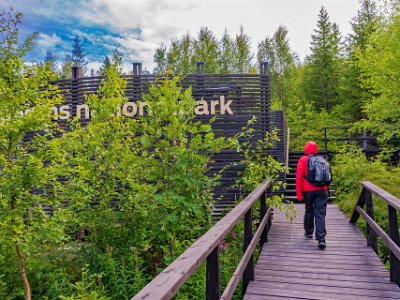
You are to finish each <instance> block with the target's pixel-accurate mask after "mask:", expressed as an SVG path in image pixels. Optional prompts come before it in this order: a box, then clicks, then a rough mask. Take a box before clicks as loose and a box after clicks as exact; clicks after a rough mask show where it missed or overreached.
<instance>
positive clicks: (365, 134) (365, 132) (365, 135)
mask: <svg viewBox="0 0 400 300" xmlns="http://www.w3.org/2000/svg"><path fill="white" fill-rule="evenodd" d="M362 137H363V140H362V141H363V150H364V152H366V151H367V130H366V129H365V127H364V128H363V135H362Z"/></svg>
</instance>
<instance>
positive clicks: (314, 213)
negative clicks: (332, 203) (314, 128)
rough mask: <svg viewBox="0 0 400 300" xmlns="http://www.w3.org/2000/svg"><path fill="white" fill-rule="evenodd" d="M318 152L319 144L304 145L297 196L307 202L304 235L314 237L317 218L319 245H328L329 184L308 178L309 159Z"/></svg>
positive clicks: (316, 230) (297, 177)
mask: <svg viewBox="0 0 400 300" xmlns="http://www.w3.org/2000/svg"><path fill="white" fill-rule="evenodd" d="M316 154H318V145H317V143H315V142H313V141H309V142H307V143H306V144H305V146H304V155H303V156H302V157H300V159H299V161H298V163H297V170H296V196H297V200H298V201H303V200H304V202H305V214H304V236H305V237H306V238H307V239H312V238H313V233H314V219H315V239H316V240H317V241H318V247H319V248H320V249H324V248H325V247H326V242H325V236H326V226H325V216H326V206H327V203H328V185H323V186H316V185H313V184H311V183H310V182H309V181H308V180H307V178H306V177H307V176H308V160H309V158H310V155H316Z"/></svg>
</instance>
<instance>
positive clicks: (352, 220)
mask: <svg viewBox="0 0 400 300" xmlns="http://www.w3.org/2000/svg"><path fill="white" fill-rule="evenodd" d="M364 193H365V188H362V190H361V193H360V196H359V197H358V200H357V203H356V206H355V207H354V210H353V213H352V214H351V217H350V223H355V222H357V220H358V218H359V217H360V213H359V212H358V211H357V206H359V207H360V208H363V207H364V205H365V197H364Z"/></svg>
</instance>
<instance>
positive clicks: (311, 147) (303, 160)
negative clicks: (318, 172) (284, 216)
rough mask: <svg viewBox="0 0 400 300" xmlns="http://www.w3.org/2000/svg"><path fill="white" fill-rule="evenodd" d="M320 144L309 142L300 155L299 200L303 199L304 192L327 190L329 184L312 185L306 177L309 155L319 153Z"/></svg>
mask: <svg viewBox="0 0 400 300" xmlns="http://www.w3.org/2000/svg"><path fill="white" fill-rule="evenodd" d="M317 153H318V146H317V144H316V143H315V142H307V143H306V145H305V146H304V155H303V156H302V157H300V159H299V162H298V163H297V170H296V195H297V200H299V201H301V200H303V192H311V191H319V190H327V189H328V187H327V186H315V185H312V184H311V183H309V182H308V181H307V179H305V178H304V177H305V176H307V175H308V155H309V154H317Z"/></svg>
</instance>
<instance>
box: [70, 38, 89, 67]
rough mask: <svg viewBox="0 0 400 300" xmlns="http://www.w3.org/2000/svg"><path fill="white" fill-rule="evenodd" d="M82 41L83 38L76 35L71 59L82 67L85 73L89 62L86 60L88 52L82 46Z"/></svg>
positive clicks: (75, 64) (74, 63)
mask: <svg viewBox="0 0 400 300" xmlns="http://www.w3.org/2000/svg"><path fill="white" fill-rule="evenodd" d="M81 42H82V41H81V39H80V38H79V37H78V36H77V35H76V36H75V38H74V40H73V41H72V55H71V61H72V64H73V65H74V66H78V67H81V68H82V71H83V74H85V73H86V71H87V64H88V62H87V60H86V54H85V51H84V49H83V48H82V45H81Z"/></svg>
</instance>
